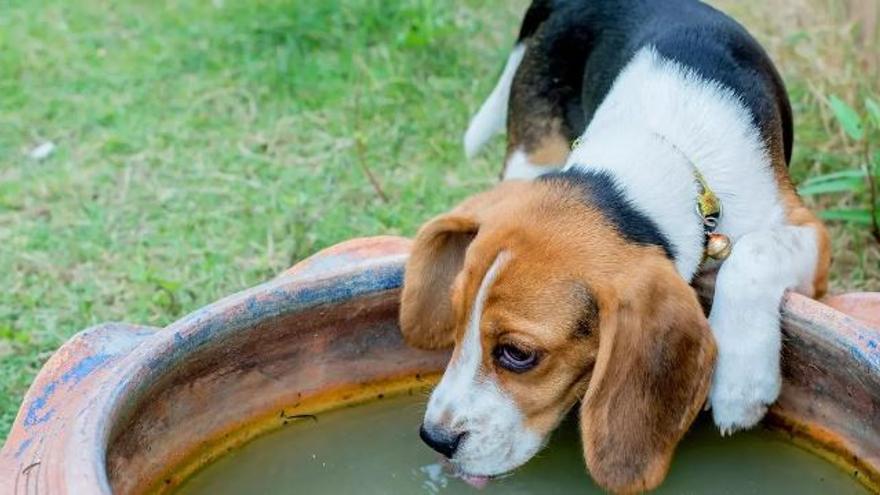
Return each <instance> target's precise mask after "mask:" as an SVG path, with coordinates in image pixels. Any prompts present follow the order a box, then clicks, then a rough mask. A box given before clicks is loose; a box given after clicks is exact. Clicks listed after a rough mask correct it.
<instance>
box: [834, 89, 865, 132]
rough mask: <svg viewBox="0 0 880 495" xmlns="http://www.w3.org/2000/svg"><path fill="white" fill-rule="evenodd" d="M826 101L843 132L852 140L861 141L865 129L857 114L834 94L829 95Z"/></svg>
mask: <svg viewBox="0 0 880 495" xmlns="http://www.w3.org/2000/svg"><path fill="white" fill-rule="evenodd" d="M828 102H829V104H830V105H831V110H832V111H833V112H834V116H835V117H837V121H838V122H839V123H840V126H841V127H842V128H843V130H844V132H846V134H847V135H848V136H849V137H850V138H852V139H853V140H854V141H861V140H862V137H864V135H865V129H864V128H863V127H862V119H861V118H860V117H859V114H858V113H857V112H856V111H855V110H854V109H853V107H851V106H849V105H848V104H847V103H846V102H845V101H843V100H841V99H840V98H838V97H837V96H836V95H831V97H830V98H829V99H828Z"/></svg>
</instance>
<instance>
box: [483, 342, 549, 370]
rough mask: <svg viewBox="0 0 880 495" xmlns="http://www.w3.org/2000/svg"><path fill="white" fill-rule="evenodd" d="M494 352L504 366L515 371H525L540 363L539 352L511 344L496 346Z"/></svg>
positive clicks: (496, 358)
mask: <svg viewBox="0 0 880 495" xmlns="http://www.w3.org/2000/svg"><path fill="white" fill-rule="evenodd" d="M492 354H493V355H494V356H495V360H496V361H498V364H499V365H501V367H502V368H504V369H506V370H508V371H513V372H514V373H523V372H525V371H528V370H530V369H532V368H534V367H535V365H536V364H538V353H537V352H535V351H530V350H526V349H521V348H519V347H516V346H515V345H511V344H501V345H499V346H496V347H495V350H494V351H493V352H492Z"/></svg>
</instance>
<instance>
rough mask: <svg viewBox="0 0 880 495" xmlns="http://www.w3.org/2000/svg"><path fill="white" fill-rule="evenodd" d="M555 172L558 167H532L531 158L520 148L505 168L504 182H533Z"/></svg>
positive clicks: (511, 156)
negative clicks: (512, 180) (523, 180)
mask: <svg viewBox="0 0 880 495" xmlns="http://www.w3.org/2000/svg"><path fill="white" fill-rule="evenodd" d="M554 170H558V167H551V166H548V165H532V163H531V162H529V156H528V155H527V154H526V153H525V152H524V151H523V150H522V148H518V149H517V150H516V151H514V152H513V153H512V154H511V155H510V158H509V159H508V160H507V166H506V167H504V180H510V179H525V180H531V179H534V178H535V177H540V176H541V175H544V174H547V173H550V172H553V171H554Z"/></svg>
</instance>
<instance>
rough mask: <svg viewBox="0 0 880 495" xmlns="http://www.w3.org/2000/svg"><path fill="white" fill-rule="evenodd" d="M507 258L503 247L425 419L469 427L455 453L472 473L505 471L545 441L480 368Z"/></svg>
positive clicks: (447, 426)
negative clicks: (486, 321) (486, 319)
mask: <svg viewBox="0 0 880 495" xmlns="http://www.w3.org/2000/svg"><path fill="white" fill-rule="evenodd" d="M505 261H506V255H505V254H504V253H501V254H499V255H498V257H497V258H496V259H495V261H494V262H493V263H492V266H491V267H490V268H489V271H488V272H486V276H485V277H484V278H483V281H482V282H481V283H480V289H479V290H478V291H477V296H476V298H475V300H474V304H473V307H472V309H471V314H470V319H469V320H468V326H467V328H466V329H465V334H464V337H463V339H462V341H461V343H460V345H459V346H458V348H457V349H456V354H455V355H454V356H453V358H452V361H451V362H450V364H449V366H448V367H447V369H446V372H445V373H444V374H443V378H442V379H441V380H440V384H439V385H437V388H436V389H434V392H433V393H432V394H431V399H430V400H429V401H428V410H427V411H426V413H425V424H426V425H431V426H433V425H440V426H441V427H443V428H444V429H448V430H451V431H454V432H457V433H461V432H466V435H465V437H464V438H463V440H462V442H461V443H460V444H459V446H458V449H457V450H456V452H455V455H454V456H453V458H452V459H451V461H452V463H453V464H455V465H456V467H457V468H459V469H460V470H461V471H462V472H464V473H467V474H472V475H486V476H488V475H495V474H501V473H505V472H507V471H510V470H511V469H513V468H515V467H517V466H519V465H520V464H522V463H524V462H526V461H527V460H529V459H530V458H531V457H532V456H533V455H534V454H535V453H536V452H537V451H538V450H539V449H540V448H541V446H542V445H543V440H542V438H541V437H540V436H539V435H537V434H535V433H534V432H532V431H531V430H529V429H528V428H527V427H526V426H525V424H524V419H525V418H524V417H523V415H522V413H521V412H520V411H519V409H518V408H517V406H516V403H515V402H514V401H513V400H511V399H510V398H509V397H508V396H507V395H506V394H505V393H504V391H503V390H502V389H501V388H500V387H499V386H498V384H497V383H495V382H494V380H492V378H491V377H489V376H486V375H485V374H484V373H483V372H482V370H481V363H482V358H483V349H482V345H481V343H480V321H481V319H482V314H483V307H484V303H485V301H486V297H487V295H488V292H489V290H490V288H491V286H492V283H493V282H494V281H495V278H496V277H497V275H498V271H499V270H500V268H501V266H502V265H503V264H504V262H505Z"/></svg>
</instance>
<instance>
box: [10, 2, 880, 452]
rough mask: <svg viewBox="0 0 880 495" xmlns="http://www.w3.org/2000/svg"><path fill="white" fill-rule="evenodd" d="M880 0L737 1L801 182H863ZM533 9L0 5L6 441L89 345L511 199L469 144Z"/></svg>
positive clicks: (837, 244)
mask: <svg viewBox="0 0 880 495" xmlns="http://www.w3.org/2000/svg"><path fill="white" fill-rule="evenodd" d="M872 1H874V0H852V1H851V2H850V3H849V4H848V6H842V5H841V4H840V2H832V1H830V0H796V1H794V2H782V1H781V0H778V1H776V0H774V1H772V2H763V1H760V0H751V1H748V2H743V1H739V2H737V1H734V0H724V1H721V2H717V3H719V4H720V5H721V6H723V7H725V8H729V9H731V12H732V13H734V14H735V16H736V17H737V18H739V19H740V20H741V21H742V22H744V23H745V24H746V25H747V26H749V27H750V28H751V29H752V30H753V32H754V33H755V34H756V35H757V36H758V38H759V39H760V40H761V41H762V42H764V43H765V44H766V46H767V47H768V49H769V50H770V51H771V53H772V54H773V55H774V57H775V58H776V60H777V62H778V63H779V65H780V68H781V71H782V73H783V75H784V77H785V79H786V81H787V83H788V85H789V90H790V92H791V95H792V98H793V102H794V110H795V118H796V122H797V138H796V147H795V155H794V162H793V164H792V172H793V175H794V176H795V178H796V179H797V180H798V181H802V180H804V179H806V178H808V177H810V176H813V175H816V174H820V173H827V172H832V171H836V170H842V169H847V168H853V167H856V166H857V165H859V159H860V158H859V156H860V153H861V150H862V146H863V145H862V144H858V143H854V142H853V141H852V139H850V138H848V137H847V136H846V135H845V134H844V132H843V131H842V130H841V129H840V127H839V126H838V125H837V123H836V122H835V121H834V119H833V115H832V113H831V111H830V109H829V106H828V99H829V97H830V95H832V94H834V95H837V96H839V97H840V98H841V99H842V100H843V101H847V102H849V103H850V104H852V105H853V106H855V107H856V108H857V109H861V108H862V101H863V98H864V97H865V96H868V95H874V96H875V98H876V96H877V95H878V94H880V87H878V82H877V81H878V80H880V77H878V70H880V69H878V65H880V62H878V52H877V49H876V46H877V36H876V31H872V30H871V28H870V23H867V24H864V23H863V24H864V25H859V23H856V22H853V19H858V18H859V14H858V12H862V10H870V5H869V3H870V2H872ZM866 2H867V3H866ZM525 4H526V2H524V1H523V0H518V1H517V2H513V3H511V2H506V1H503V0H495V1H491V2H488V1H486V2H484V1H480V0H469V1H465V2H456V3H455V4H454V6H453V4H452V2H431V1H427V0H399V1H393V2H386V1H382V0H334V1H321V2H317V1H313V0H213V1H209V0H189V1H185V0H177V1H172V0H168V1H162V2H160V1H152V0H125V1H117V0H113V1H107V0H76V1H72V0H67V1H63V0H0V285H2V287H3V290H2V291H0V439H2V438H5V435H6V432H7V431H8V428H9V425H10V423H11V421H12V419H13V417H14V415H15V412H16V408H17V406H18V403H19V401H20V400H21V397H22V395H23V393H24V392H25V390H26V388H27V385H28V383H29V382H30V381H31V380H32V379H33V376H34V374H35V373H36V372H37V370H38V369H39V367H40V366H41V365H42V363H43V362H44V361H45V360H46V359H47V358H48V356H49V355H50V354H51V353H52V351H53V350H54V349H55V348H57V347H58V346H59V345H60V344H61V343H62V342H64V340H66V339H67V338H69V337H70V336H71V335H72V334H74V333H75V332H77V331H78V330H80V329H83V328H85V327H88V326H90V325H93V324H95V323H98V322H103V321H108V320H124V321H129V322H134V323H144V324H150V325H158V326H161V325H166V324H168V323H170V322H172V321H174V320H175V319H177V318H179V317H180V316H182V315H183V314H185V313H187V312H189V311H191V310H193V309H195V308H198V307H199V306H202V305H204V304H206V303H209V302H211V301H213V300H215V299H217V298H219V297H221V296H223V295H226V294H229V293H232V292H235V291H238V290H240V289H243V288H245V287H248V286H251V285H254V284H256V283H258V282H260V281H263V280H265V279H267V278H269V277H271V276H272V275H273V274H275V273H277V272H279V271H281V270H283V269H284V268H286V267H288V266H290V265H291V264H293V263H295V262H296V261H297V260H299V259H302V258H303V257H305V256H307V255H308V254H310V253H312V252H314V251H316V250H318V249H320V248H322V247H325V246H329V245H332V244H334V243H336V242H339V241H341V240H344V239H348V238H351V237H356V236H364V235H375V234H401V235H412V234H413V232H414V231H415V229H416V228H417V227H418V225H419V224H420V223H421V222H422V221H424V220H425V219H427V218H428V217H430V216H432V215H434V214H436V213H438V212H441V211H443V210H444V209H446V208H448V207H449V206H450V205H452V204H454V203H455V202H456V201H457V200H459V199H461V198H463V197H465V196H467V195H468V194H470V193H472V192H474V191H477V190H480V189H482V188H485V187H486V186H488V185H490V184H491V183H492V182H493V181H494V180H495V177H496V176H497V172H498V168H499V165H500V160H501V156H502V153H503V140H502V139H501V138H499V139H496V140H495V141H493V143H492V146H490V147H489V148H488V149H487V150H486V151H485V152H484V153H483V154H482V155H481V157H480V158H477V159H476V160H474V161H473V162H467V161H465V160H464V156H463V152H462V150H461V145H460V143H461V140H460V137H461V134H462V132H463V130H464V128H465V125H466V123H467V120H468V118H469V116H470V113H471V112H472V111H473V110H474V109H475V108H477V106H478V105H479V103H480V102H481V100H482V98H483V97H484V96H485V95H486V94H488V91H489V90H490V89H491V87H492V86H493V85H494V78H495V77H496V76H497V74H498V72H499V71H500V68H501V66H502V65H503V62H504V59H505V57H506V52H507V50H508V48H509V46H510V44H511V42H512V40H513V38H514V36H515V34H516V31H517V28H518V20H519V16H520V15H521V13H522V11H523V9H524V6H525ZM859 9H862V10H859ZM865 26H867V28H868V29H865ZM874 26H875V28H876V24H875V25H874ZM874 137H876V135H874ZM47 142H51V143H52V144H53V145H54V146H55V147H54V150H53V151H52V152H51V153H48V155H47V156H45V157H35V156H34V155H35V153H34V150H35V149H36V148H38V147H39V146H40V145H41V144H44V143H47ZM45 149H46V148H45V147H44V150H45ZM865 194H866V193H865V192H863V191H862V192H855V193H843V194H835V195H832V196H828V197H821V198H819V199H815V198H810V201H811V203H812V204H814V205H815V206H816V207H817V208H819V209H829V208H834V207H841V206H853V205H857V204H860V203H861V202H864V201H865ZM832 226H833V237H834V248H835V251H834V252H835V257H836V261H835V267H834V276H833V287H834V290H835V291H844V290H878V289H880V249H878V245H877V243H876V242H875V241H874V240H873V239H872V237H871V235H870V233H869V230H868V229H867V228H866V227H865V226H862V225H855V224H840V223H833V224H832Z"/></svg>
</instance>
